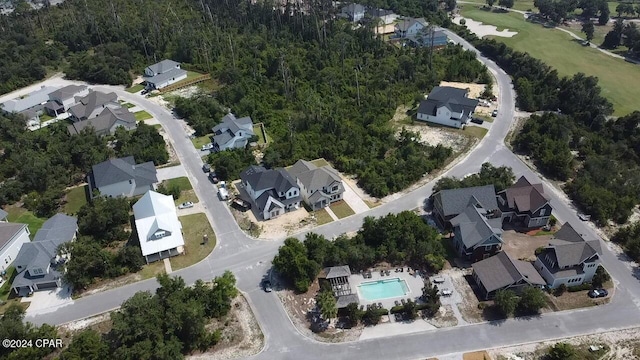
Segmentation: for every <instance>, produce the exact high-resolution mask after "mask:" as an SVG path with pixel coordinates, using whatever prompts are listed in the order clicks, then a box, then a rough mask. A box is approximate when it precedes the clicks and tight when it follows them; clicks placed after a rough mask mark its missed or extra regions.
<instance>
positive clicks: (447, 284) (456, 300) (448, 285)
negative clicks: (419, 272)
mask: <svg viewBox="0 0 640 360" xmlns="http://www.w3.org/2000/svg"><path fill="white" fill-rule="evenodd" d="M435 278H442V279H444V282H442V283H440V284H436V283H435V281H434V279H435ZM429 281H431V283H432V284H433V285H437V286H438V289H439V290H440V291H442V290H445V289H446V290H451V291H452V294H451V295H449V296H443V295H440V303H441V304H442V306H444V305H451V309H452V310H453V314H454V315H455V317H456V319H457V320H458V326H460V325H467V324H468V322H467V321H466V320H465V319H463V318H462V314H461V313H460V309H458V304H460V303H462V295H461V294H460V292H459V291H458V289H457V288H456V287H455V285H454V284H453V281H452V280H451V276H450V275H448V274H447V273H446V272H442V273H440V274H437V275H434V276H432V277H430V278H429ZM466 295H467V296H474V295H473V293H471V294H470V295H469V294H466Z"/></svg>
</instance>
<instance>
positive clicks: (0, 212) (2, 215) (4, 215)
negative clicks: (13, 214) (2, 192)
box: [0, 209, 9, 220]
mask: <svg viewBox="0 0 640 360" xmlns="http://www.w3.org/2000/svg"><path fill="white" fill-rule="evenodd" d="M7 216H9V213H8V212H6V211H4V210H2V209H0V220H4V219H6V218H7Z"/></svg>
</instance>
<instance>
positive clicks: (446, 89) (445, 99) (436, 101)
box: [416, 86, 478, 129]
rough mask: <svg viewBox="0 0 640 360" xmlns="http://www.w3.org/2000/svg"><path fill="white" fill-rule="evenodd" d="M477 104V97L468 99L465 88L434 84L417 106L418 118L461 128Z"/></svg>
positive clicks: (469, 118)
mask: <svg viewBox="0 0 640 360" xmlns="http://www.w3.org/2000/svg"><path fill="white" fill-rule="evenodd" d="M477 105H478V100H477V99H469V98H468V97H467V90H465V89H458V88H454V87H450V86H436V87H434V88H433V90H431V92H430V93H429V96H428V97H427V99H426V100H422V101H421V102H420V105H419V106H418V113H417V115H416V117H417V119H418V120H422V121H427V122H432V123H435V124H440V125H445V126H451V127H454V128H456V129H461V128H463V127H464V125H466V124H467V123H468V122H469V121H470V120H471V118H472V115H473V113H474V111H475V109H476V106H477Z"/></svg>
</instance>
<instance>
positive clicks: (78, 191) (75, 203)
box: [64, 185, 88, 215]
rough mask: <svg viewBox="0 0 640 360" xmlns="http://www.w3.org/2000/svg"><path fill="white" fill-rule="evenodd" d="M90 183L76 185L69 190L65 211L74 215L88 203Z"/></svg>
mask: <svg viewBox="0 0 640 360" xmlns="http://www.w3.org/2000/svg"><path fill="white" fill-rule="evenodd" d="M87 187H88V185H84V186H78V187H75V188H73V189H71V190H69V191H68V192H67V195H66V200H67V203H66V204H65V205H64V212H65V213H67V214H69V215H73V214H77V213H78V210H80V208H81V207H82V205H84V204H86V203H87Z"/></svg>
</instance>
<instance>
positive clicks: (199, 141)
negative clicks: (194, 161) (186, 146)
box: [191, 134, 213, 150]
mask: <svg viewBox="0 0 640 360" xmlns="http://www.w3.org/2000/svg"><path fill="white" fill-rule="evenodd" d="M211 135H213V134H207V135H203V136H198V137H195V138H193V139H191V142H192V143H193V146H195V148H196V149H198V150H200V149H202V145H205V144H208V143H210V142H211Z"/></svg>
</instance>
